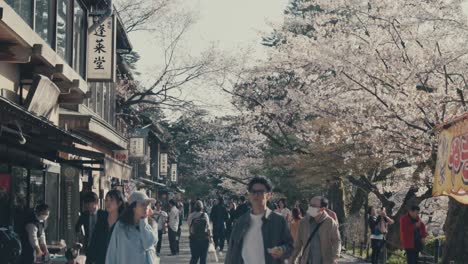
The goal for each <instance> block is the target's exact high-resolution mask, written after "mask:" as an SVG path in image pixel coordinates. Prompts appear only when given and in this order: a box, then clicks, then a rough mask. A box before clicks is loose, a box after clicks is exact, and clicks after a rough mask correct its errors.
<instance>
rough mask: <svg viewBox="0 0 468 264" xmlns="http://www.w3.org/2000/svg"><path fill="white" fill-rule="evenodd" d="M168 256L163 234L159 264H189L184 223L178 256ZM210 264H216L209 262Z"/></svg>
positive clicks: (348, 260) (345, 258) (355, 263)
mask: <svg viewBox="0 0 468 264" xmlns="http://www.w3.org/2000/svg"><path fill="white" fill-rule="evenodd" d="M169 254H170V250H169V240H168V237H167V234H164V237H163V245H162V250H161V264H185V263H189V262H190V248H189V241H188V228H187V225H186V223H184V225H183V228H182V237H181V241H180V255H179V256H175V257H173V256H168V255H169ZM218 255H219V256H218V257H219V262H218V263H224V254H218ZM209 263H210V264H212V263H216V262H209ZM340 263H348V264H358V263H359V264H360V263H365V262H362V261H358V260H357V259H356V258H353V257H351V256H348V255H345V256H343V257H342V259H341V260H340Z"/></svg>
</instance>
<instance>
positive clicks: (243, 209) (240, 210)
mask: <svg viewBox="0 0 468 264" xmlns="http://www.w3.org/2000/svg"><path fill="white" fill-rule="evenodd" d="M249 211H250V206H249V204H248V203H247V201H246V199H245V196H241V197H239V206H237V208H236V213H235V214H234V222H235V221H237V219H239V217H241V216H243V215H244V214H247V213H248V212H249Z"/></svg>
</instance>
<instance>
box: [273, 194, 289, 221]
mask: <svg viewBox="0 0 468 264" xmlns="http://www.w3.org/2000/svg"><path fill="white" fill-rule="evenodd" d="M275 212H276V213H278V214H280V215H282V216H283V217H284V219H286V222H289V221H290V220H291V210H289V209H288V208H287V206H286V199H285V198H281V199H280V200H279V201H278V208H277V209H276V210H275Z"/></svg>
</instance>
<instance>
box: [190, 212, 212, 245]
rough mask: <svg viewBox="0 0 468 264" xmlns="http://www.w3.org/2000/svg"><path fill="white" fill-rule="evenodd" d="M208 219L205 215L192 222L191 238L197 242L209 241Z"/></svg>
mask: <svg viewBox="0 0 468 264" xmlns="http://www.w3.org/2000/svg"><path fill="white" fill-rule="evenodd" d="M207 230H208V219H207V218H206V217H205V214H204V213H203V214H202V215H201V216H200V217H197V218H195V219H193V220H192V223H191V225H190V238H192V239H195V240H204V239H208V231H207Z"/></svg>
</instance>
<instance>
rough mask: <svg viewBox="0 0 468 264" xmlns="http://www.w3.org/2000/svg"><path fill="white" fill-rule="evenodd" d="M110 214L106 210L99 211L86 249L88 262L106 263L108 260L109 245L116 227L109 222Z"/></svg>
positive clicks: (89, 263) (88, 263)
mask: <svg viewBox="0 0 468 264" xmlns="http://www.w3.org/2000/svg"><path fill="white" fill-rule="evenodd" d="M108 215H109V214H108V213H107V212H106V211H98V215H97V222H96V226H95V227H94V232H93V235H92V237H91V241H90V244H89V247H88V250H87V251H86V263H87V264H91V263H95V264H105V262H106V253H107V246H108V245H109V240H110V237H111V235H112V229H113V228H114V226H109V223H108V222H107V217H108Z"/></svg>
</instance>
